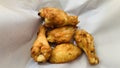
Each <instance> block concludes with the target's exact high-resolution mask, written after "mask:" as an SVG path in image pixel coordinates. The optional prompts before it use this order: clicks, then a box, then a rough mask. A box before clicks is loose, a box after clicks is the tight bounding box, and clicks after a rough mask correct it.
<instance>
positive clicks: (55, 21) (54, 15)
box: [38, 7, 78, 27]
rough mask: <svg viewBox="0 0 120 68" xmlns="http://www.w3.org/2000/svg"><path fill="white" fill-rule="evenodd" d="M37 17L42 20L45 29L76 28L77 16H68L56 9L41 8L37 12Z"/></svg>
mask: <svg viewBox="0 0 120 68" xmlns="http://www.w3.org/2000/svg"><path fill="white" fill-rule="evenodd" d="M38 15H39V16H41V17H42V18H44V20H45V26H46V27H61V26H65V25H72V26H76V24H77V23H78V17H77V16H69V15H67V13H66V12H64V11H63V10H60V9H58V8H52V7H46V8H42V9H41V10H39V13H38Z"/></svg>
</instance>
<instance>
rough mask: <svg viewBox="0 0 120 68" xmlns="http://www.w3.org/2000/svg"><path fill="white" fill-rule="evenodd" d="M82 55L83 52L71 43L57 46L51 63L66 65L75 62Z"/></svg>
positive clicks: (53, 51)
mask: <svg viewBox="0 0 120 68" xmlns="http://www.w3.org/2000/svg"><path fill="white" fill-rule="evenodd" d="M81 54H82V51H81V49H80V48H78V47H77V46H74V45H73V44H71V43H64V44H60V45H57V46H56V47H55V48H54V49H53V50H52V53H51V57H50V60H49V61H50V62H51V63H66V62H70V61H73V60H75V59H76V58H78V57H79V56H80V55H81Z"/></svg>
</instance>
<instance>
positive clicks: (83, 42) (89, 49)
mask: <svg viewBox="0 0 120 68" xmlns="http://www.w3.org/2000/svg"><path fill="white" fill-rule="evenodd" d="M75 41H76V43H77V45H78V47H80V48H81V49H82V50H83V51H84V52H85V53H86V55H87V57H88V60H89V63H90V64H98V63H99V59H98V57H97V56H96V52H95V48H94V39H93V37H92V35H91V34H89V33H88V32H86V31H85V30H79V29H77V30H76V32H75Z"/></svg>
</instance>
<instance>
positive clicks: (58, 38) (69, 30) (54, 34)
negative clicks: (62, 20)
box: [47, 26, 76, 43]
mask: <svg viewBox="0 0 120 68" xmlns="http://www.w3.org/2000/svg"><path fill="white" fill-rule="evenodd" d="M75 29H76V28H74V27H72V26H63V27H59V28H56V29H53V30H51V31H49V32H48V37H47V40H48V41H49V42H52V43H53V42H55V43H64V42H70V41H71V39H72V38H73V35H74V32H75Z"/></svg>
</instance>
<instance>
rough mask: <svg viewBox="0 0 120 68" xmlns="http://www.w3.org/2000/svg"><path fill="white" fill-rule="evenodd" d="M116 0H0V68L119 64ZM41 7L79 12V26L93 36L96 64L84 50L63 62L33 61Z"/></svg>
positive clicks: (111, 67)
mask: <svg viewBox="0 0 120 68" xmlns="http://www.w3.org/2000/svg"><path fill="white" fill-rule="evenodd" d="M119 3H120V0H0V68H120V58H119V57H120V53H119V51H120V46H119V45H120V40H119V39H120V35H119V34H120V30H119V29H120V4H119ZM42 7H57V8H60V9H63V10H64V11H66V12H68V13H69V14H72V15H77V16H79V21H80V23H79V24H78V26H79V28H80V29H85V30H87V31H88V32H89V33H91V34H92V35H93V36H94V39H95V48H96V52H97V55H98V56H99V59H100V64H98V65H95V66H92V65H90V64H89V63H88V61H87V58H86V56H85V54H83V55H82V56H81V57H79V58H78V59H76V60H75V61H73V62H70V63H65V64H50V63H45V64H37V63H35V62H34V61H33V60H32V58H31V57H30V48H31V46H32V44H33V42H34V40H35V38H36V32H37V30H38V27H39V25H40V23H41V20H40V17H39V16H38V15H37V13H38V10H39V9H40V8H42Z"/></svg>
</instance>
